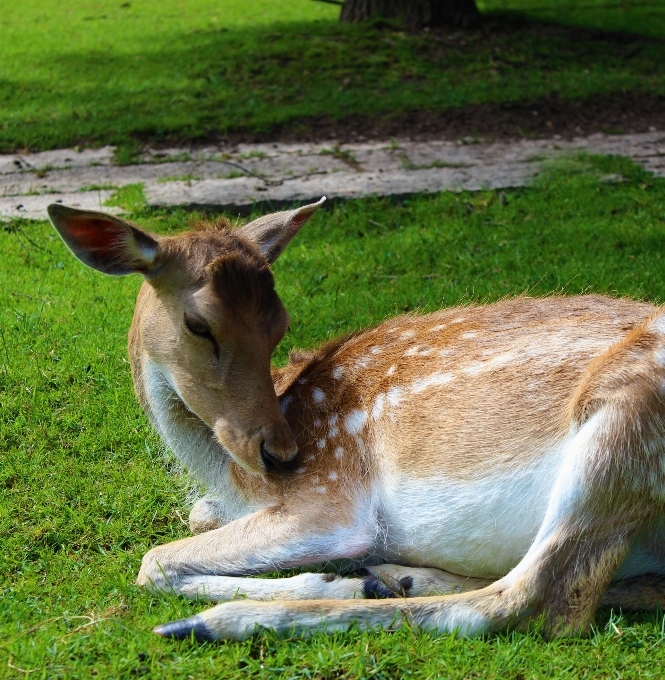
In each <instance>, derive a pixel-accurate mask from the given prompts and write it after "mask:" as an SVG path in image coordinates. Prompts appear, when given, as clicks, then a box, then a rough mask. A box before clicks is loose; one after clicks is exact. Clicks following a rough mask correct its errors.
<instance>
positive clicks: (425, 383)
mask: <svg viewBox="0 0 665 680" xmlns="http://www.w3.org/2000/svg"><path fill="white" fill-rule="evenodd" d="M454 378H455V376H454V375H453V374H452V373H432V375H430V376H428V377H427V378H421V379H420V380H416V382H414V383H413V385H412V386H411V391H412V392H413V393H414V394H420V392H423V391H424V390H426V389H427V388H428V387H434V386H435V385H445V384H447V383H449V382H451V381H452V380H453V379H454Z"/></svg>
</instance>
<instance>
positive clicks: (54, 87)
mask: <svg viewBox="0 0 665 680" xmlns="http://www.w3.org/2000/svg"><path fill="white" fill-rule="evenodd" d="M562 2H563V0H562ZM562 2H551V0H519V1H516V0H514V1H511V2H510V3H507V2H505V1H504V0H486V1H485V2H483V3H481V7H482V8H483V10H484V11H486V12H489V14H487V17H488V19H487V24H486V27H485V29H483V30H480V31H471V32H468V33H464V34H462V33H459V32H455V31H450V32H448V33H446V32H444V33H443V34H439V33H434V32H430V33H426V32H421V33H418V34H406V33H404V32H402V31H400V30H398V29H397V28H380V27H378V26H374V27H372V26H369V27H368V26H347V25H341V24H339V23H338V22H337V14H338V8H336V7H335V6H334V5H330V4H325V3H322V2H312V1H311V0H244V1H243V2H240V1H239V0H224V2H220V1H219V0H190V1H188V2H187V3H184V2H182V1H181V0H159V1H157V0H132V2H131V3H122V2H120V0H96V2H94V3H91V2H89V1H88V0H70V1H69V2H66V3H46V2H44V0H20V2H19V0H6V1H5V2H4V3H3V7H2V16H0V45H2V59H1V60H0V152H10V151H14V150H21V149H31V150H37V149H50V148H56V147H62V146H67V145H75V144H81V145H97V144H108V143H112V144H118V145H121V147H122V148H121V149H120V150H119V151H118V157H119V160H120V162H130V161H131V160H132V159H133V158H134V157H135V154H136V150H137V148H138V147H139V145H140V144H141V143H144V142H151V143H155V142H159V141H164V140H171V141H183V142H186V141H194V142H195V141H197V140H199V141H203V140H205V139H206V138H209V137H210V136H213V137H214V136H215V135H218V134H223V133H225V132H226V131H229V130H254V131H257V130H258V131H260V130H269V129H271V128H274V127H275V126H278V125H286V124H293V123H295V122H297V121H298V120H299V119H302V118H307V117H312V116H318V117H321V116H323V117H331V118H333V119H339V118H343V117H346V116H350V115H356V114H357V115H364V116H380V115H383V116H386V115H399V114H402V113H404V112H406V111H408V110H412V109H427V110H431V111H442V110H444V109H448V108H450V107H461V106H465V105H470V104H479V103H497V102H514V101H524V100H526V101H531V100H535V99H538V98H539V97H542V96H546V95H551V94H557V95H558V96H560V97H563V98H585V97H594V96H598V95H617V94H619V93H624V92H631V91H639V92H649V93H655V94H660V95H663V94H665V80H664V78H663V69H662V64H663V62H664V61H665V43H663V42H662V38H663V37H664V36H665V1H664V0H653V1H652V2H649V3H645V4H640V3H627V2H620V3H618V4H617V3H610V4H609V5H608V7H605V6H604V4H603V3H601V2H599V1H598V0H585V2H584V3H582V8H581V9H577V8H576V3H575V2H572V0H571V1H570V2H569V3H568V6H567V7H564V9H552V10H548V9H547V8H548V7H549V6H552V7H560V6H561V4H562ZM529 8H531V9H529ZM543 8H544V9H543ZM497 10H502V12H503V13H499V14H497V13H496V11H497ZM492 12H494V14H492ZM546 20H549V21H552V22H556V23H559V24H564V25H565V24H571V25H579V26H584V27H587V28H602V29H604V30H606V31H608V32H606V33H598V34H594V35H593V36H591V37H590V38H589V39H587V40H579V39H578V38H576V37H575V36H574V35H570V34H568V33H566V32H565V31H561V30H559V29H557V28H556V25H555V24H552V26H551V27H550V28H548V29H545V28H543V25H542V24H540V23H538V22H540V21H546ZM611 31H631V32H633V33H635V34H636V36H637V37H636V38H635V39H634V40H628V41H627V42H626V41H625V40H623V39H620V38H617V36H615V35H613V34H612V33H611ZM639 36H641V37H639ZM653 39H655V40H653Z"/></svg>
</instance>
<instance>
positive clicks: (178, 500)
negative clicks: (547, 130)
mask: <svg viewBox="0 0 665 680" xmlns="http://www.w3.org/2000/svg"><path fill="white" fill-rule="evenodd" d="M132 219H134V220H135V221H136V222H137V223H138V224H140V225H142V226H144V227H146V228H149V229H152V230H154V231H157V232H160V233H174V232H175V231H178V230H181V229H183V228H186V225H187V220H188V219H189V216H188V215H186V214H185V213H183V212H180V211H174V212H157V211H153V210H150V209H147V208H144V209H142V210H138V211H137V212H136V213H135V214H134V215H133V216H132ZM0 247H1V248H2V252H3V254H4V263H3V264H4V266H3V267H2V268H1V269H0V300H1V304H0V345H1V346H0V399H1V408H0V450H1V451H2V458H1V465H0V495H1V497H2V503H1V504H0V545H1V546H2V549H1V550H0V573H1V574H2V585H1V588H2V597H1V598H0V677H31V678H60V677H62V678H90V677H92V676H96V677H100V678H101V677H103V678H130V677H136V676H144V677H151V678H160V679H161V678H188V677H193V678H199V677H207V676H211V677H224V678H242V677H248V676H249V677H257V678H347V677H348V678H396V677H413V678H422V679H424V678H431V677H437V678H438V677H441V678H473V677H482V678H515V679H516V680H517V679H520V680H521V679H526V678H544V677H553V676H554V677H561V678H587V677H588V678H592V677H598V678H601V677H602V678H605V677H610V676H611V677H621V678H633V677H634V678H638V677H639V678H644V677H655V676H657V677H660V676H661V675H662V667H663V664H664V663H665V646H664V645H663V643H664V642H665V617H664V616H663V613H662V612H655V613H651V614H644V615H639V616H635V615H631V616H621V615H620V613H619V612H607V611H604V612H600V613H599V615H598V616H597V618H596V622H595V626H594V632H593V634H592V635H591V636H590V637H588V638H586V639H574V640H555V641H553V642H546V641H545V640H543V638H542V637H541V636H540V634H539V632H538V630H537V627H536V629H534V630H533V631H532V632H530V633H528V634H509V635H501V636H498V637H496V638H493V639H487V640H482V639H476V640H459V639H456V638H455V637H454V636H451V635H443V636H435V635H432V634H429V633H425V632H422V631H412V630H408V629H404V630H401V631H399V632H397V633H387V632H383V631H371V632H368V631H366V632H360V631H357V630H356V631H353V630H352V631H350V632H348V633H336V634H334V635H331V636H326V635H315V636H313V637H312V638H310V639H307V640H295V639H279V638H277V637H276V636H274V635H272V634H270V633H266V634H263V635H259V636H258V637H256V638H255V639H253V640H250V641H246V642H243V643H221V644H198V643H194V642H192V641H183V642H171V641H167V640H164V639H162V638H158V637H156V636H154V635H153V634H152V633H151V632H150V628H151V627H152V626H154V625H157V624H159V623H161V622H164V621H167V620H171V619H175V618H179V617H182V616H186V615H189V614H191V613H193V612H194V611H197V610H199V609H201V608H202V607H204V606H205V605H204V604H203V603H190V602H186V601H184V600H181V599H177V598H170V597H156V596H152V595H149V594H147V593H145V592H143V591H141V590H140V589H138V588H137V587H135V586H134V585H133V581H134V578H135V576H136V573H137V570H138V567H139V564H140V560H141V557H142V555H143V554H144V553H145V552H146V550H147V549H148V548H149V547H150V546H152V545H155V544H157V543H163V542H165V541H170V540H173V539H175V538H178V537H182V536H186V535H187V528H186V527H185V525H184V521H183V520H184V519H186V517H187V513H188V510H189V507H190V504H191V500H189V496H188V492H189V488H188V485H187V480H186V478H185V477H184V476H183V475H182V474H180V473H179V472H178V471H177V470H173V469H171V467H172V466H171V464H170V462H169V459H168V457H166V456H165V454H164V453H163V452H162V450H161V447H160V444H159V441H158V439H157V438H156V436H155V435H154V433H153V432H152V431H151V429H150V427H149V425H148V423H147V421H146V418H145V416H144V415H143V413H142V412H141V410H140V408H139V407H138V405H137V403H136V401H135V398H134V395H133V392H132V385H131V380H130V375H129V366H128V363H127V358H126V332H127V329H128V327H129V324H130V321H131V315H132V309H133V302H134V298H135V295H136V292H137V290H138V287H139V285H140V283H141V282H140V279H139V278H138V277H136V276H131V277H126V278H112V277H105V276H103V275H101V274H98V273H96V272H93V271H91V270H89V269H86V268H85V267H83V266H82V265H81V264H79V263H78V262H77V261H76V260H75V259H74V258H73V257H72V256H71V255H70V254H69V253H68V252H67V251H66V249H65V247H64V246H63V244H62V243H61V242H60V240H59V238H58V236H57V234H56V233H55V231H54V230H53V229H52V228H51V227H50V226H49V225H48V224H47V223H35V222H27V221H24V222H22V221H14V222H11V223H8V224H6V225H4V226H3V227H2V229H1V230H0ZM664 260H665V180H663V179H654V178H653V177H652V176H651V175H649V174H648V173H646V172H644V171H643V170H641V169H640V168H639V167H637V166H636V165H634V164H633V163H632V162H629V161H626V160H624V159H619V158H605V157H600V158H598V157H580V158H577V159H569V160H566V161H560V162H557V163H555V164H552V165H550V166H548V167H546V168H545V169H544V171H543V173H542V175H541V176H540V177H539V178H538V180H537V181H536V183H535V184H534V185H533V186H532V187H529V188H525V189H519V190H510V191H504V192H476V193H462V194H452V193H444V194H439V195H433V196H418V197H414V198H412V199H410V200H408V201H393V200H389V199H373V200H366V201H351V202H347V203H344V204H340V205H337V206H334V207H333V208H332V209H329V210H326V211H322V212H321V213H320V214H318V215H317V216H316V217H315V218H314V219H313V220H312V222H311V223H310V224H309V225H308V226H307V228H306V229H305V230H304V231H303V232H302V233H301V234H300V235H299V236H298V237H297V239H296V240H295V241H294V243H293V244H292V245H291V246H290V247H289V249H288V250H287V251H286V253H285V255H284V256H283V258H281V259H280V260H279V261H278V262H277V263H276V265H275V267H274V270H275V275H276V279H277V287H278V291H279V292H280V294H281V296H282V298H283V300H284V303H285V305H286V307H287V309H288V310H289V311H290V313H291V317H292V324H291V331H290V333H289V334H288V335H287V336H286V338H285V339H284V341H283V342H282V344H281V345H280V347H279V348H278V351H277V353H276V357H275V359H276V361H277V362H278V363H281V362H284V361H285V359H286V355H287V352H288V350H289V349H290V348H292V347H311V346H314V345H316V344H317V343H319V342H321V341H323V340H325V339H327V338H329V337H331V336H334V335H337V334H339V333H342V332H345V331H348V330H352V329H356V328H361V327H364V326H366V325H369V324H372V323H376V322H378V321H380V320H381V319H383V318H385V317H386V316H388V315H392V314H395V313H400V312H404V311H410V312H415V313H422V312H426V311H428V310H434V309H437V308H438V307H440V306H442V305H453V304H469V303H475V302H489V301H492V300H496V299H499V298H501V297H503V296H506V295H516V294H523V293H528V294H530V295H546V294H549V293H551V292H557V293H563V294H575V293H582V292H601V293H607V294H610V295H621V296H630V297H633V298H640V299H642V298H648V299H650V300H655V301H662V300H665V266H664V264H665V262H664Z"/></svg>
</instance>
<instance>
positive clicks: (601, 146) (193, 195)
mask: <svg viewBox="0 0 665 680" xmlns="http://www.w3.org/2000/svg"><path fill="white" fill-rule="evenodd" d="M579 152H588V153H593V154H618V155H621V156H628V157H630V158H633V159H634V160H636V161H637V162H639V163H641V164H642V165H643V166H644V167H645V168H647V169H648V170H651V171H652V172H654V174H655V175H657V176H660V177H665V132H649V133H643V134H633V135H623V136H615V135H603V134H596V135H592V136H590V137H586V138H576V139H573V140H564V139H556V138H554V139H541V140H523V141H519V142H512V143H508V142H500V143H491V144H488V143H474V142H473V140H469V139H467V140H461V141H458V142H448V141H439V142H410V141H400V140H397V141H393V142H391V143H368V144H344V145H336V144H335V143H334V142H331V143H329V144H256V145H244V144H243V145H238V146H236V147H233V148H225V147H209V148H202V149H197V150H191V149H177V148H174V149H165V150H161V151H148V152H146V153H145V154H144V156H143V157H142V158H140V159H139V162H137V164H135V165H125V166H118V165H115V164H114V162H113V161H114V149H113V148H112V147H104V148H101V149H87V150H84V151H80V152H79V151H76V150H73V149H64V150H57V151H45V152H42V153H35V154H26V155H10V156H1V155H0V219H8V218H12V217H27V218H31V219H44V218H45V216H46V206H47V205H48V204H49V203H53V202H59V203H64V204H66V205H71V206H78V207H81V208H88V209H95V210H99V209H102V210H108V211H114V210H115V211H116V212H117V211H118V209H117V208H115V209H113V208H107V207H105V206H104V202H105V201H107V200H108V199H109V198H110V196H111V195H112V194H113V192H114V191H115V190H116V189H117V188H119V187H122V186H125V185H127V184H143V186H144V194H145V196H146V199H147V201H148V204H149V205H151V206H155V207H157V206H184V207H187V208H199V209H209V210H228V211H232V212H248V211H249V210H250V209H251V207H252V206H253V205H254V204H255V203H257V202H264V201H270V202H272V203H273V204H274V205H276V206H279V205H283V204H288V203H291V202H301V201H312V200H318V198H320V197H321V196H327V197H328V198H358V197H361V196H369V195H378V196H388V195H408V194H413V193H417V192H422V191H429V192H433V191H444V190H450V191H460V190H463V189H469V190H478V189H500V188H506V187H515V186H522V185H525V184H527V183H528V182H529V181H530V180H531V179H532V178H533V177H534V175H535V174H536V173H537V172H538V170H539V168H540V167H541V164H542V162H543V161H544V160H545V159H549V158H554V157H557V156H561V155H565V154H568V155H570V154H573V153H579Z"/></svg>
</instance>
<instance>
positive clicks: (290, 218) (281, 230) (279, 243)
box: [240, 196, 326, 264]
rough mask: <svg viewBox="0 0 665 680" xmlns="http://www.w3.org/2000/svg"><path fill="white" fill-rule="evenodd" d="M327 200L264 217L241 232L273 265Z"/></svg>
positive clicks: (323, 199)
mask: <svg viewBox="0 0 665 680" xmlns="http://www.w3.org/2000/svg"><path fill="white" fill-rule="evenodd" d="M325 200H326V197H325V196H324V197H323V198H322V199H321V200H320V201H317V202H316V203H311V204H310V205H303V206H302V207H301V208H296V209H295V210H287V211H285V212H277V213H272V215H264V216H263V217H259V218H258V219H257V220H254V221H253V222H250V223H249V224H246V225H245V226H244V227H242V229H241V230H240V232H241V233H242V234H243V236H245V237H246V238H248V239H249V240H250V241H252V242H253V243H255V244H256V245H257V246H258V248H259V250H260V251H261V252H262V253H263V254H264V255H265V258H266V260H268V262H270V264H272V263H273V262H274V261H275V260H276V259H277V258H278V257H279V256H280V255H281V254H282V252H284V248H286V246H287V245H288V244H289V243H290V242H291V239H293V237H294V236H295V235H296V234H297V233H298V232H299V231H300V230H301V229H302V228H303V227H304V226H305V224H306V223H307V222H308V221H309V218H310V217H311V216H312V215H313V214H314V213H315V212H316V211H317V210H318V209H319V208H320V207H321V206H322V205H323V204H324V202H325Z"/></svg>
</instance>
